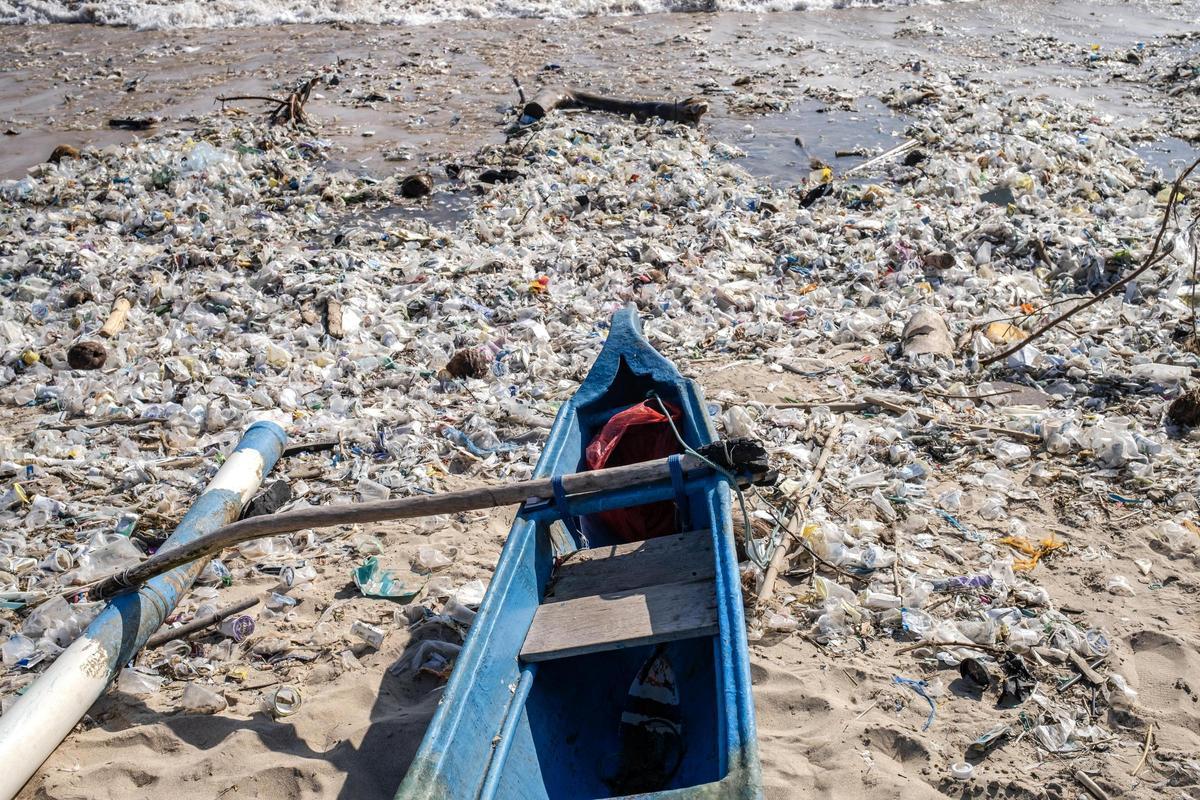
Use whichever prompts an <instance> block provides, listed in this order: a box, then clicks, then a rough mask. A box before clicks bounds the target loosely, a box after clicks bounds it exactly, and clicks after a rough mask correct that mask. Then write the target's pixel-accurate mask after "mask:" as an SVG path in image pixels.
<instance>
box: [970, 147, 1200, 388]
mask: <svg viewBox="0 0 1200 800" xmlns="http://www.w3.org/2000/svg"><path fill="white" fill-rule="evenodd" d="M1197 166H1200V158H1198V159H1196V160H1195V161H1193V162H1192V165H1191V166H1190V167H1188V168H1187V169H1185V170H1184V171H1183V172H1181V173H1179V177H1177V178H1176V179H1175V183H1174V184H1172V186H1171V196H1170V197H1169V198H1167V208H1166V211H1164V212H1163V219H1162V224H1161V225H1159V227H1158V235H1157V236H1155V237H1154V245H1153V246H1152V247H1151V248H1150V252H1149V253H1148V254H1147V255H1146V258H1145V260H1144V261H1142V265H1141V266H1140V267H1138V268H1137V269H1135V270H1134V271H1133V272H1131V273H1129V274H1128V275H1126V276H1125V277H1124V278H1122V279H1121V280H1119V281H1117V282H1116V283H1114V284H1112V285H1111V286H1109V287H1108V288H1107V289H1105V290H1104V291H1102V292H1100V293H1099V294H1097V295H1096V296H1095V297H1092V298H1091V299H1089V300H1086V301H1084V302H1083V303H1080V304H1079V305H1077V306H1075V307H1074V308H1072V309H1071V310H1070V311H1066V312H1064V313H1062V314H1060V315H1058V316H1057V317H1055V318H1054V319H1052V320H1050V321H1049V322H1047V323H1046V324H1045V325H1043V326H1042V327H1040V328H1038V329H1037V330H1036V331H1034V332H1033V333H1031V334H1029V336H1028V337H1027V338H1025V339H1023V340H1021V341H1020V342H1017V343H1016V344H1014V345H1013V346H1012V347H1010V348H1008V349H1007V350H1003V351H1001V352H999V353H997V354H996V355H994V356H991V357H989V358H985V359H984V360H982V361H980V362H979V366H980V367H986V366H987V365H989V364H994V363H995V362H997V361H1001V360H1003V359H1005V358H1008V357H1009V356H1011V355H1012V354H1013V353H1016V352H1017V351H1019V350H1020V349H1021V348H1023V347H1025V345H1027V344H1030V343H1032V342H1033V341H1035V340H1036V339H1040V338H1041V337H1042V336H1043V335H1044V334H1045V333H1046V332H1047V331H1049V330H1051V329H1052V328H1056V327H1058V326H1059V325H1060V324H1062V323H1063V322H1066V321H1067V320H1068V319H1070V318H1071V317H1073V316H1075V315H1076V314H1078V313H1079V312H1080V311H1083V310H1084V309H1085V308H1090V307H1091V306H1094V305H1095V304H1096V303H1099V302H1100V301H1101V300H1103V299H1104V298H1106V297H1108V296H1109V295H1111V294H1113V293H1114V292H1116V291H1117V290H1118V289H1121V288H1124V287H1125V286H1126V285H1127V284H1128V283H1130V282H1131V281H1133V280H1134V279H1136V278H1137V277H1139V276H1140V275H1142V273H1144V272H1146V270H1148V269H1150V268H1151V267H1153V266H1154V265H1155V264H1158V263H1159V262H1160V261H1162V260H1163V259H1165V258H1166V257H1167V256H1168V255H1170V253H1171V251H1170V250H1166V251H1160V249H1161V247H1162V240H1163V237H1164V236H1165V235H1166V233H1167V228H1168V226H1170V224H1171V213H1172V212H1173V211H1174V210H1175V205H1176V203H1177V202H1178V201H1179V197H1180V196H1181V194H1182V188H1183V182H1184V181H1185V180H1187V178H1188V176H1189V175H1191V174H1192V170H1194V169H1196V167H1197Z"/></svg>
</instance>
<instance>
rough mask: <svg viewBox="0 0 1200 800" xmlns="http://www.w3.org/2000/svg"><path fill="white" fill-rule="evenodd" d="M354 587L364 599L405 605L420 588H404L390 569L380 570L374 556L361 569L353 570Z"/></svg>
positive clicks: (377, 560)
mask: <svg viewBox="0 0 1200 800" xmlns="http://www.w3.org/2000/svg"><path fill="white" fill-rule="evenodd" d="M354 585H355V586H357V587H358V590H359V591H360V592H362V593H363V596H364V597H382V598H383V599H385V600H395V601H397V602H399V603H407V602H408V601H410V600H412V599H413V598H414V597H416V596H417V592H419V591H421V587H420V586H418V587H416V588H415V589H413V588H409V587H408V586H405V585H404V583H403V582H402V581H400V580H397V578H396V576H395V575H394V574H393V573H392V571H391V570H390V569H382V568H381V567H380V566H379V559H378V558H377V557H375V556H371V557H370V558H368V559H367V560H366V561H364V562H363V564H362V566H361V567H357V568H356V569H355V570H354Z"/></svg>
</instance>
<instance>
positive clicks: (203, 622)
mask: <svg viewBox="0 0 1200 800" xmlns="http://www.w3.org/2000/svg"><path fill="white" fill-rule="evenodd" d="M256 605H258V598H257V597H251V598H249V599H248V600H243V601H241V602H240V603H234V604H233V605H231V606H226V607H225V608H218V609H217V610H216V611H214V612H212V613H211V614H205V615H204V616H203V617H197V618H196V619H194V620H192V621H191V622H189V623H187V624H186V625H180V626H179V627H178V628H167V629H166V630H162V631H159V632H158V633H156V634H154V635H153V636H151V637H150V638H149V639H148V640H146V647H160V646H162V645H164V644H166V643H167V642H173V641H175V640H176V639H182V638H183V637H185V636H189V635H191V634H193V633H195V632H196V631H202V630H204V629H205V628H207V627H209V626H211V625H216V624H217V623H218V622H221V621H222V620H224V619H225V618H226V617H231V616H233V615H234V614H236V613H238V612H239V611H245V610H246V609H247V608H251V607H253V606H256Z"/></svg>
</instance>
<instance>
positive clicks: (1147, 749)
mask: <svg viewBox="0 0 1200 800" xmlns="http://www.w3.org/2000/svg"><path fill="white" fill-rule="evenodd" d="M1153 737H1154V723H1153V722H1151V723H1150V727H1148V728H1146V745H1145V747H1143V748H1142V757H1141V758H1140V759H1139V760H1138V763H1137V766H1136V767H1134V768H1133V772H1131V773H1129V774H1130V775H1132V776H1133V777H1135V778H1136V777H1137V774H1138V772H1140V771H1141V769H1142V767H1143V766H1144V765H1145V764H1146V756H1148V755H1150V740H1151V739H1152V738H1153Z"/></svg>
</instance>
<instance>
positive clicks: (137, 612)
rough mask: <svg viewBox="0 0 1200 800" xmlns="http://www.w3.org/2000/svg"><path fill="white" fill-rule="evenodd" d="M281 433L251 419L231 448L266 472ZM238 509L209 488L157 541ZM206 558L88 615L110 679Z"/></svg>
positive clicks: (184, 537)
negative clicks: (256, 458) (250, 453)
mask: <svg viewBox="0 0 1200 800" xmlns="http://www.w3.org/2000/svg"><path fill="white" fill-rule="evenodd" d="M286 441H287V434H285V433H284V431H283V428H281V427H279V426H278V425H276V424H275V423H274V422H266V421H263V422H256V423H254V424H253V425H251V426H250V427H249V428H248V429H247V430H246V433H245V434H243V436H242V438H241V441H239V442H238V445H237V447H236V448H234V452H237V451H239V450H255V451H257V452H258V454H259V455H260V456H262V460H263V474H264V475H265V474H266V473H267V472H270V470H271V468H272V467H273V466H275V462H276V461H278V460H279V456H280V454H281V453H282V452H283V446H284V443H285V442H286ZM241 511H242V497H241V495H240V494H239V493H237V492H234V491H230V490H228V489H210V490H208V491H206V492H204V493H203V494H201V495H200V496H199V497H198V498H196V502H194V503H192V507H191V508H189V509H188V512H187V514H185V515H184V517H183V519H182V520H180V522H179V525H178V527H176V528H175V531H174V532H173V533H172V534H171V536H170V538H168V539H167V541H166V542H165V543H164V544H163V546H162V550H166V549H168V548H171V547H175V546H178V545H181V544H185V543H187V542H190V541H192V540H193V539H195V538H197V537H199V536H203V535H204V534H206V533H211V532H212V531H214V530H216V529H217V528H219V527H221V526H222V525H227V524H228V523H230V522H233V521H235V520H236V519H237V518H238V516H239V515H240V514H241ZM207 563H208V561H207V559H201V560H200V561H193V562H191V563H189V564H185V565H183V566H181V567H176V568H175V569H173V570H171V571H170V572H166V573H163V574H162V575H159V576H158V577H157V578H152V579H151V580H149V581H147V582H146V583H144V584H143V585H142V586H141V588H140V589H138V591H136V592H132V591H131V592H126V593H125V594H122V595H118V596H117V597H115V598H113V600H112V601H111V602H110V603H109V604H108V605H107V606H105V607H104V609H103V610H102V611H101V612H100V614H99V615H98V616H97V617H96V618H95V619H94V620H92V623H91V624H90V625H89V626H88V628H87V631H86V632H85V634H84V635H85V636H87V637H89V638H91V639H93V640H95V641H98V642H101V643H103V645H104V652H105V654H106V655H107V657H108V664H107V669H108V675H109V677H110V678H111V677H112V676H113V675H115V674H116V673H117V671H118V670H119V669H120V667H121V666H122V665H124V664H126V663H127V662H128V661H129V660H130V659H132V658H133V657H134V656H135V655H137V652H138V650H140V649H141V648H142V646H143V645H144V644H145V643H146V640H147V639H149V638H150V636H151V635H152V634H153V633H154V632H155V631H157V630H158V629H159V628H160V627H161V626H162V623H163V620H164V619H166V617H167V615H168V614H170V613H171V610H172V609H174V608H175V605H176V604H177V603H178V602H179V600H180V598H181V597H183V594H184V593H185V592H186V591H187V590H188V589H189V588H190V587H191V585H192V582H193V581H195V580H196V577H197V576H198V575H199V574H200V572H201V571H202V570H203V569H204V565H205V564H207Z"/></svg>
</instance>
